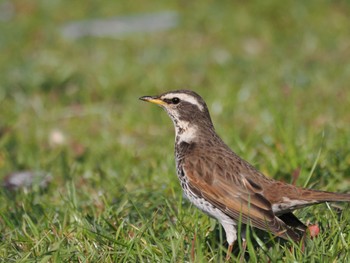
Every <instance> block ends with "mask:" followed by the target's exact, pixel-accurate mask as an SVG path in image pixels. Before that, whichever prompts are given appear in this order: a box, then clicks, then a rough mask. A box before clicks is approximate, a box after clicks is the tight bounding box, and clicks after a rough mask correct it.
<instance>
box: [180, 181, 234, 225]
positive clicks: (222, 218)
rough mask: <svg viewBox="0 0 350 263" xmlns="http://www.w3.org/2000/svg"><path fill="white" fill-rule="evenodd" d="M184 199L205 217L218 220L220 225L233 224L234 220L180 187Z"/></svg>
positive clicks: (185, 188)
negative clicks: (205, 215)
mask: <svg viewBox="0 0 350 263" xmlns="http://www.w3.org/2000/svg"><path fill="white" fill-rule="evenodd" d="M182 186H183V185H182ZM182 189H183V192H184V195H185V197H186V198H187V199H188V200H189V201H190V202H191V203H192V204H194V205H195V206H196V207H197V208H199V209H200V210H201V211H203V212H204V213H206V214H207V215H209V216H211V217H213V218H215V219H217V220H219V222H220V223H222V222H227V223H230V224H235V222H234V220H233V219H232V218H230V217H229V216H228V215H226V214H225V213H223V212H222V211H221V210H220V209H218V208H216V207H215V206H213V205H212V204H211V203H209V202H208V201H207V200H205V199H204V198H202V197H200V196H197V195H195V194H194V193H193V192H192V191H191V190H190V189H188V188H187V187H184V186H183V187H182Z"/></svg>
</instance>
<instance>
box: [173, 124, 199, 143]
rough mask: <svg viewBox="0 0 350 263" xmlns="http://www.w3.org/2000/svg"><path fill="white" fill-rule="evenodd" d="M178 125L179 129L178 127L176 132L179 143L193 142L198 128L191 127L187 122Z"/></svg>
mask: <svg viewBox="0 0 350 263" xmlns="http://www.w3.org/2000/svg"><path fill="white" fill-rule="evenodd" d="M178 125H179V127H176V128H175V130H176V137H177V138H178V140H179V142H187V143H191V142H193V141H194V139H195V137H196V134H197V129H198V128H197V126H195V125H189V122H187V121H182V122H181V123H178Z"/></svg>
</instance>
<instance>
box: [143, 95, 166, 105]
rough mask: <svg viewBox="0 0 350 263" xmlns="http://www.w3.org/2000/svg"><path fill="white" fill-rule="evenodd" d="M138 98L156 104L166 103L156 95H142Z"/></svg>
mask: <svg viewBox="0 0 350 263" xmlns="http://www.w3.org/2000/svg"><path fill="white" fill-rule="evenodd" d="M140 100H143V101H147V102H151V103H154V104H158V105H166V103H165V102H164V101H162V100H161V99H159V98H158V97H151V96H143V97H141V98H140Z"/></svg>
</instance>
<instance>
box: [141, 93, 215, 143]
mask: <svg viewBox="0 0 350 263" xmlns="http://www.w3.org/2000/svg"><path fill="white" fill-rule="evenodd" d="M140 100H143V101H147V102H151V103H154V104H157V105H159V106H161V107H162V108H163V109H165V110H166V112H167V113H168V115H169V116H170V118H171V119H172V121H173V123H174V126H175V131H176V137H177V140H180V141H186V142H190V141H193V140H195V137H196V135H198V133H200V132H202V131H203V130H208V131H210V130H212V131H214V127H213V124H212V121H211V118H210V115H209V111H208V107H207V105H206V103H205V101H204V100H203V99H202V98H201V97H200V96H199V95H198V94H197V93H195V92H194V91H190V90H175V91H169V92H166V93H163V94H161V95H159V96H144V97H141V98H140ZM203 128H204V129H203Z"/></svg>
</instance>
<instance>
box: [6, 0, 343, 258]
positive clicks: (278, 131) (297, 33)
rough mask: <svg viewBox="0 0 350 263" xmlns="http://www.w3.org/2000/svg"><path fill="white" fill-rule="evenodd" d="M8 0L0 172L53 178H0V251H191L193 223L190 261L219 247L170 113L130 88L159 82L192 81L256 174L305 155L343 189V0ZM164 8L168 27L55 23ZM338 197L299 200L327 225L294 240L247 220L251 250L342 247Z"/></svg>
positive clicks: (293, 165)
mask: <svg viewBox="0 0 350 263" xmlns="http://www.w3.org/2000/svg"><path fill="white" fill-rule="evenodd" d="M3 2H4V1H1V3H3ZM11 3H13V5H14V15H13V17H12V18H11V20H9V21H1V22H0V30H1V38H0V51H1V56H0V77H1V78H0V112H1V118H0V178H1V179H2V178H4V177H5V175H7V174H9V173H12V172H15V171H22V170H30V171H45V172H47V173H50V174H51V176H52V177H53V180H52V182H51V183H50V185H49V187H48V188H47V189H40V188H38V187H33V188H32V189H22V190H18V191H14V192H13V191H12V192H11V191H7V190H5V189H4V188H1V190H0V239H1V242H0V262H188V261H191V259H190V252H191V247H192V245H191V243H192V239H193V237H194V235H196V241H195V245H194V247H195V254H196V262H220V261H223V260H224V257H225V251H226V244H225V236H224V233H223V230H222V229H221V228H220V227H219V225H218V224H217V223H216V222H215V221H214V220H212V219H209V218H208V217H207V216H206V215H204V214H202V213H201V212H200V211H198V210H197V209H196V208H194V207H192V206H191V205H190V204H189V203H188V202H187V201H186V200H183V199H182V193H181V188H180V186H179V184H178V182H177V178H176V175H175V168H174V159H173V141H174V131H173V127H172V124H171V121H170V120H169V118H168V117H167V116H166V114H165V113H164V112H163V111H162V110H161V109H159V108H157V107H155V106H152V105H148V104H146V103H142V102H140V101H139V100H138V98H139V97H140V96H143V95H155V94H158V93H161V92H164V91H167V90H172V89H181V88H188V89H193V90H195V91H197V92H198V93H200V94H201V95H202V96H203V97H204V98H205V100H206V101H207V103H208V107H209V109H210V110H211V112H212V119H213V121H214V124H215V126H216V129H217V131H218V133H219V134H220V135H221V136H222V138H223V139H224V140H225V141H226V142H227V143H228V145H230V147H232V149H234V151H235V152H237V153H238V154H239V155H241V156H242V157H243V158H245V159H246V160H248V161H249V162H251V163H253V164H254V165H255V166H256V167H258V168H259V169H260V170H261V171H262V172H264V173H265V174H266V175H268V176H271V177H274V178H277V179H279V180H284V181H287V182H291V181H292V176H291V175H292V173H293V171H295V170H296V169H297V168H300V169H301V173H300V177H299V178H298V181H297V185H300V186H303V185H304V184H307V186H308V187H313V188H317V189H322V190H329V191H339V192H346V191H349V189H350V151H349V149H350V139H349V134H350V125H349V123H350V89H349V83H350V61H349V57H350V44H349V43H350V35H349V24H350V16H349V13H350V5H349V3H348V1H341V0H339V1H326V0H320V1H316V0H315V1H313V0H311V1H272V0H271V1H250V2H249V3H248V2H247V3H246V2H244V1H234V2H233V3H232V1H147V3H146V1H141V0H140V1H109V2H103V3H101V1H81V2H79V1H73V2H72V1H20V0H17V1H11ZM163 10H172V11H176V12H178V13H179V16H180V23H179V25H178V26H177V27H176V28H174V29H171V30H169V31H166V32H158V33H151V34H142V33H140V34H135V35H131V36H128V37H125V38H119V39H109V38H102V39H97V38H84V39H79V40H77V41H67V40H64V39H62V38H61V36H60V34H59V29H60V26H62V25H63V24H65V23H66V22H69V21H72V20H80V19H87V18H103V17H110V16H115V15H127V14H135V13H136V14H137V13H144V12H155V11H163ZM53 131H59V132H60V133H62V134H63V135H64V137H65V141H64V143H63V144H60V145H58V144H55V143H53V142H52V139H51V141H50V136H52V134H53ZM342 207H343V208H345V209H344V210H342V211H341V212H337V210H336V209H334V207H331V206H330V207H329V206H327V205H319V206H315V207H310V208H306V209H302V210H300V211H297V212H296V214H297V215H298V217H300V218H301V220H302V221H303V222H307V221H310V222H311V223H317V224H319V225H320V228H321V233H320V235H319V236H318V237H317V238H316V239H314V240H309V241H308V242H307V244H306V248H305V251H304V252H303V251H302V250H301V249H300V246H299V245H297V244H294V245H293V244H292V243H290V242H286V243H283V242H279V241H274V242H268V243H267V242H266V241H267V240H269V239H270V236H269V235H268V234H266V233H265V234H264V233H260V232H258V233H256V232H255V231H250V232H251V235H250V237H251V242H249V244H248V252H249V256H248V255H247V256H246V258H245V259H246V260H247V261H249V260H250V262H254V261H255V260H256V261H258V262H348V261H349V260H350V255H349V252H348V251H349V246H350V227H349V224H348V222H349V220H350V212H349V209H348V208H349V206H348V204H344V205H343V206H342ZM239 256H240V253H239V252H238V249H236V250H235V253H234V255H233V259H236V258H239Z"/></svg>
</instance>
